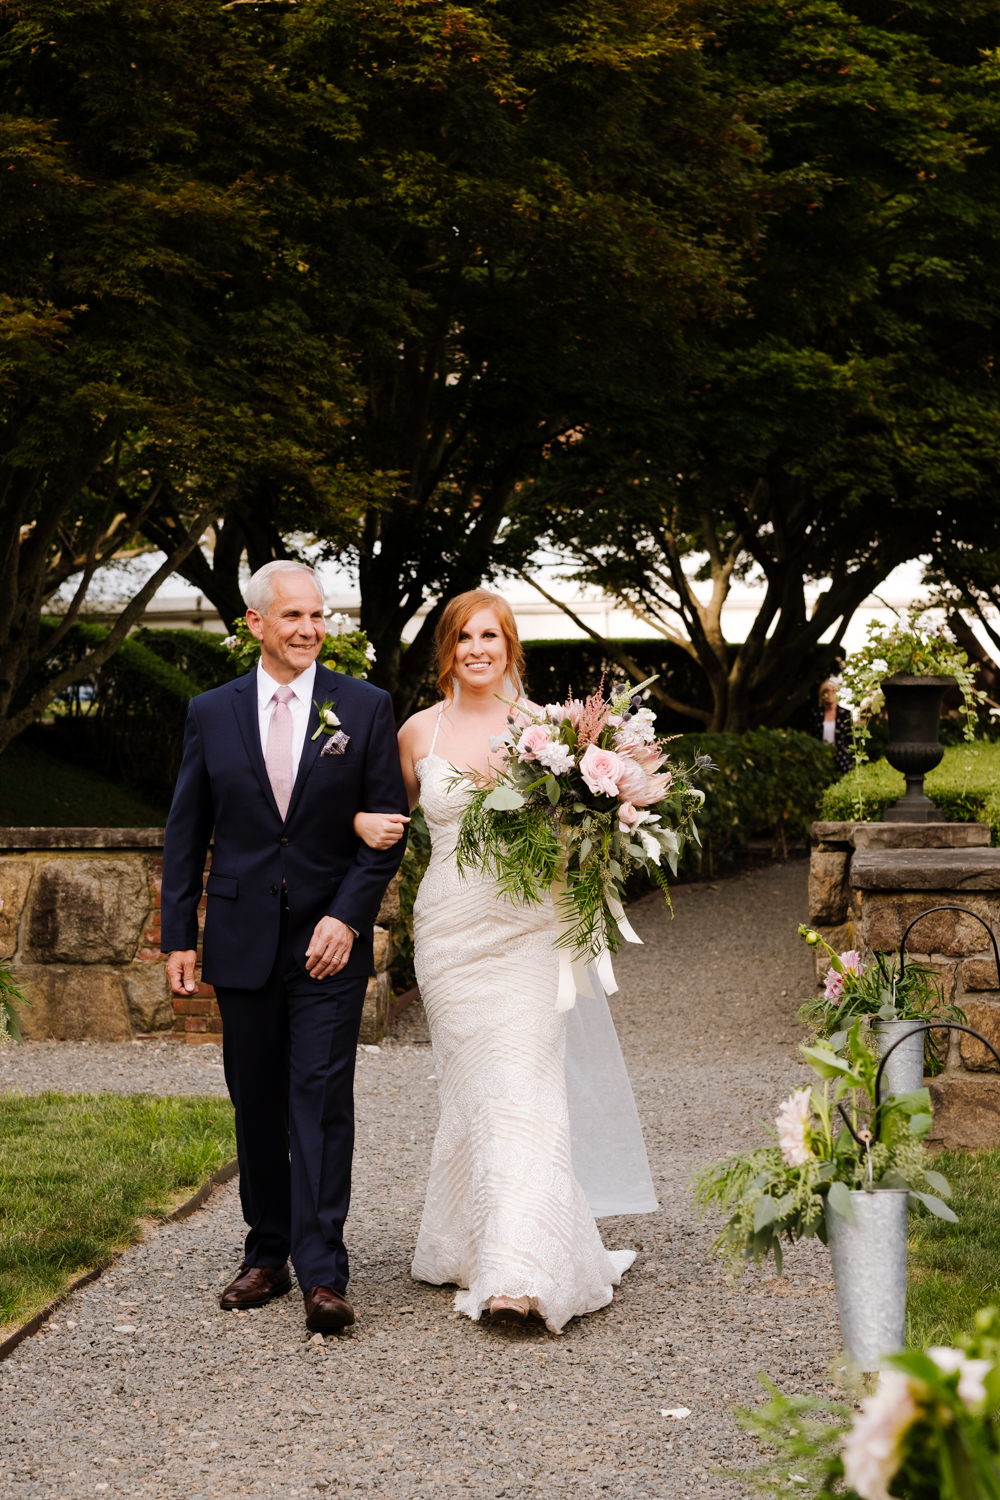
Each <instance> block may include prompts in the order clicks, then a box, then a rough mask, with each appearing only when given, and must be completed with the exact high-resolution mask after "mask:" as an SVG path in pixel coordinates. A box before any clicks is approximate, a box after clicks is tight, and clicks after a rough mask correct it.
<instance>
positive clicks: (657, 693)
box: [516, 569, 712, 724]
mask: <svg viewBox="0 0 1000 1500" xmlns="http://www.w3.org/2000/svg"><path fill="white" fill-rule="evenodd" d="M516 571H517V576H518V577H519V578H523V579H524V581H525V583H530V584H531V587H532V588H533V589H537V590H538V592H539V593H540V594H541V596H542V598H543V599H547V600H548V601H549V603H550V604H554V605H555V606H556V608H557V609H561V610H562V612H563V614H565V615H568V616H569V618H570V619H571V620H572V621H573V624H574V625H576V626H577V627H578V628H579V629H580V630H582V631H583V632H584V634H585V635H589V636H590V638H591V640H594V641H596V642H597V644H598V645H599V646H600V647H601V648H602V649H603V650H604V651H605V652H607V654H608V656H610V657H611V659H612V661H616V662H617V663H618V665H619V666H620V667H622V668H623V669H624V670H625V671H626V672H627V673H628V674H629V676H630V677H632V678H634V679H635V681H636V682H645V680H646V678H647V677H648V676H649V673H648V672H644V671H643V670H642V668H641V667H640V666H638V665H637V664H636V662H634V661H633V660H632V658H631V657H630V656H629V655H628V653H627V652H625V651H623V650H622V649H621V647H620V646H618V645H617V644H616V643H615V642H614V641H609V640H606V639H605V637H604V636H603V635H598V633H597V631H596V630H591V628H590V626H589V625H585V624H584V622H583V621H582V620H581V619H580V617H579V615H576V614H574V613H573V611H572V610H571V609H570V607H569V605H568V604H563V602H562V600H561V599H556V598H554V597H553V595H552V594H550V593H548V592H547V590H545V589H543V588H542V585H541V584H540V583H536V581H535V579H534V578H532V577H531V575H530V574H529V573H524V572H522V571H521V570H520V569H517V570H516ZM649 691H650V692H651V693H652V695H653V697H654V698H655V699H656V700H657V702H659V703H662V704H663V705H664V707H665V708H671V709H673V710H674V712H675V713H679V714H684V715H685V717H686V718H689V719H698V720H700V721H701V723H703V724H708V723H709V722H710V721H711V718H712V715H711V714H710V713H708V712H706V710H705V709H703V708H693V707H692V706H691V705H690V704H687V703H681V702H680V701H679V700H678V699H677V698H672V697H671V696H670V694H669V693H668V692H666V691H665V690H664V689H663V688H661V687H658V686H657V684H656V683H655V682H651V683H650V684H649Z"/></svg>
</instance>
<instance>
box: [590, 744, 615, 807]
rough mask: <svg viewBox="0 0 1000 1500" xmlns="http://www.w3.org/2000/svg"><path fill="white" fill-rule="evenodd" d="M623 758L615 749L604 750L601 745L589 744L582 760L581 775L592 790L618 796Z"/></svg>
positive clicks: (609, 795)
mask: <svg viewBox="0 0 1000 1500" xmlns="http://www.w3.org/2000/svg"><path fill="white" fill-rule="evenodd" d="M622 766H623V762H622V758H621V756H620V755H616V754H615V752H614V751H613V750H602V749H601V748H600V746H599V745H588V746H587V748H586V750H585V751H584V753H583V756H582V758H581V760H580V775H581V776H582V777H583V779H584V781H585V782H586V783H587V785H588V787H589V788H590V790H591V791H592V792H603V793H604V794H605V796H607V797H617V796H618V778H619V777H620V776H621V774H622Z"/></svg>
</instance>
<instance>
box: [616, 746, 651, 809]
mask: <svg viewBox="0 0 1000 1500" xmlns="http://www.w3.org/2000/svg"><path fill="white" fill-rule="evenodd" d="M618 759H619V760H620V762H621V768H622V770H621V775H620V776H619V777H618V795H619V797H621V799H622V801H623V802H634V801H635V799H636V797H642V796H643V795H644V794H645V791H646V773H645V771H644V770H643V769H642V767H641V766H640V765H638V764H637V763H636V762H635V761H634V760H631V759H630V758H629V757H628V756H626V755H620V756H619V757H618Z"/></svg>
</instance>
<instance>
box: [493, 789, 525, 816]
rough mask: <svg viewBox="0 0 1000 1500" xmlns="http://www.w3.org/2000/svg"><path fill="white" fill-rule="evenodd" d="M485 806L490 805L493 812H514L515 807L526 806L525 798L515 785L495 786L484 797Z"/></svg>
mask: <svg viewBox="0 0 1000 1500" xmlns="http://www.w3.org/2000/svg"><path fill="white" fill-rule="evenodd" d="M483 806H484V807H488V808H489V809H490V811H491V812H512V811H513V809H514V808H515V807H523V806H524V798H523V797H522V796H521V793H520V792H515V791H514V789H513V787H509V786H498V787H494V788H493V791H492V792H490V794H489V796H488V797H484V798H483Z"/></svg>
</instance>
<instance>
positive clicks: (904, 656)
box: [840, 607, 985, 818]
mask: <svg viewBox="0 0 1000 1500" xmlns="http://www.w3.org/2000/svg"><path fill="white" fill-rule="evenodd" d="M923 614H924V610H923V609H921V608H919V607H914V608H913V609H911V610H910V612H909V614H908V616H907V620H906V624H905V625H904V624H903V623H902V622H901V621H898V622H897V623H896V624H894V625H890V626H887V625H885V624H883V623H882V622H881V621H880V620H872V621H871V623H870V624H869V626H868V641H867V643H866V644H865V645H864V646H861V647H860V648H859V649H858V650H857V651H853V652H852V653H851V655H850V656H849V657H848V658H847V661H846V663H845V664H844V669H843V672H842V674H841V684H842V686H841V692H840V700H841V702H842V703H843V704H844V706H845V707H846V708H850V710H851V734H852V749H853V754H854V764H855V767H857V766H860V765H862V764H863V762H864V760H865V758H866V750H865V745H866V742H867V741H868V740H869V739H870V738H871V730H870V728H869V724H870V722H871V719H872V718H873V717H874V715H876V714H879V713H881V711H882V709H883V707H884V705H885V693H884V692H883V691H882V683H883V682H884V681H885V679H886V678H890V677H896V676H908V677H954V678H955V680H956V682H957V683H958V686H959V689H960V691H961V694H962V699H963V702H964V704H965V738H966V740H969V741H971V740H973V739H975V734H976V705H977V704H978V703H981V702H982V701H983V699H984V697H985V694H984V693H982V692H980V691H979V690H978V689H977V688H976V686H975V678H974V672H973V670H972V669H971V668H970V667H969V658H968V656H967V655H966V654H965V652H964V651H963V650H962V648H961V647H960V646H957V645H956V644H955V642H954V641H950V640H948V639H947V637H945V636H943V635H930V634H928V633H926V632H924V631H922V630H921V629H920V618H921V616H922V615H923ZM861 816H862V813H861V811H860V809H859V812H858V817H859V818H860V817H861Z"/></svg>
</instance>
